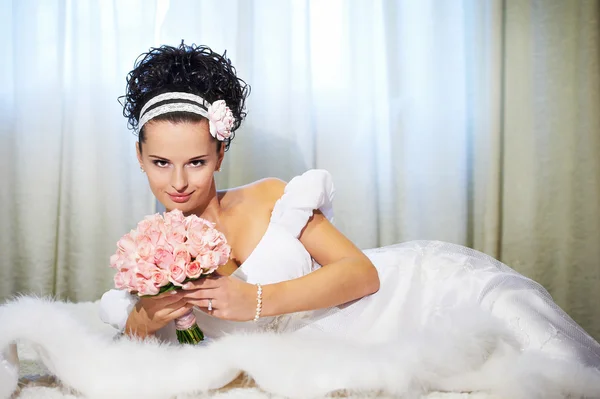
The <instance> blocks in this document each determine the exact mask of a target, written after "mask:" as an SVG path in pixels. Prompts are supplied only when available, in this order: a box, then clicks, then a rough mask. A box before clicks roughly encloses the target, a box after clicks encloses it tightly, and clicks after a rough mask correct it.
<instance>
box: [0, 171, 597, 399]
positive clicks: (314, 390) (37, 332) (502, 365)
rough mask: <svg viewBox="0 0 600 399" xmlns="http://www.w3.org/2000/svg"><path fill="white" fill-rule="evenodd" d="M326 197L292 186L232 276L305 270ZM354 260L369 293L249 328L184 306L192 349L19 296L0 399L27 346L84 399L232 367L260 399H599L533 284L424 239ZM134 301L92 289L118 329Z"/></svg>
mask: <svg viewBox="0 0 600 399" xmlns="http://www.w3.org/2000/svg"><path fill="white" fill-rule="evenodd" d="M333 194H334V188H333V183H332V180H331V176H330V174H329V173H328V172H326V171H321V170H311V171H308V172H306V173H305V174H303V175H301V176H298V177H296V178H294V179H292V180H291V181H290V182H289V183H288V184H287V186H286V188H285V192H284V194H283V196H282V197H281V198H280V199H279V201H278V202H277V203H276V204H275V207H274V210H273V213H272V216H271V221H270V224H269V226H268V229H267V231H266V233H265V235H264V236H263V238H262V239H261V241H260V242H259V244H258V245H257V247H256V248H255V249H254V251H253V252H252V253H251V255H250V256H249V257H248V258H247V259H246V261H245V262H244V263H243V264H242V265H241V266H240V268H239V269H237V270H236V272H235V273H234V274H233V276H234V277H236V278H239V279H242V280H244V281H247V282H249V283H262V284H269V283H276V282H280V281H285V280H289V279H294V278H297V277H300V276H303V275H306V274H308V273H310V272H312V271H314V270H315V269H316V268H319V267H320V266H319V265H318V264H316V263H315V262H314V261H313V260H312V258H311V256H310V255H309V253H308V252H307V251H306V249H305V248H304V246H303V245H302V243H301V242H300V241H299V240H298V236H299V234H300V232H301V230H302V229H303V228H304V226H305V224H306V223H307V221H308V219H309V218H310V217H311V215H312V214H313V211H314V210H315V209H320V210H321V211H322V212H323V214H324V215H325V216H326V217H327V218H329V219H331V218H332V199H333ZM365 253H366V254H367V255H368V257H369V258H370V259H371V260H372V262H373V264H374V265H375V267H376V268H377V270H378V272H379V278H380V282H381V284H380V289H379V291H378V292H376V293H375V294H372V295H370V296H367V297H364V298H362V299H360V300H357V301H353V302H352V303H348V304H345V305H343V306H338V307H334V308H329V309H322V310H316V311H309V312H302V313H295V314H290V315H283V316H278V317H265V318H261V319H260V320H259V321H258V322H257V323H254V322H231V321H225V320H220V319H217V318H215V317H212V316H209V315H207V314H205V313H203V312H201V311H195V313H196V317H197V321H198V325H199V326H200V328H201V329H202V330H203V331H204V333H205V335H206V336H207V337H208V339H207V341H206V344H204V345H198V346H189V345H171V344H165V343H164V342H163V341H173V342H174V341H176V338H175V331H174V326H173V323H171V324H170V325H168V326H167V327H165V328H164V329H162V330H161V331H159V332H158V333H157V338H158V339H157V340H155V341H152V340H151V341H146V342H137V341H135V340H129V339H121V340H112V339H111V338H102V337H100V336H98V335H97V334H93V333H90V332H86V331H87V330H86V327H85V326H83V325H82V324H81V323H79V322H77V321H76V320H74V319H73V318H72V317H70V316H69V315H68V314H67V313H65V312H64V311H63V310H61V307H60V306H58V304H56V303H54V302H52V301H50V302H48V301H45V300H41V299H39V298H20V299H18V300H16V301H14V302H12V303H8V304H6V305H3V306H0V399H1V398H2V397H4V396H3V395H10V394H11V393H12V392H13V391H14V389H16V387H17V382H18V380H17V375H18V372H17V371H16V370H17V369H16V367H17V363H18V362H17V361H15V360H14V359H13V358H11V356H10V353H9V354H8V355H7V354H5V355H4V356H3V355H2V352H3V351H5V350H6V349H7V348H10V345H11V342H14V340H17V339H25V340H28V341H30V342H33V343H34V344H35V347H36V348H37V349H38V351H39V353H40V356H41V358H42V359H43V361H44V363H45V364H46V365H47V366H48V368H49V369H50V370H51V371H52V373H54V374H55V375H57V376H58V377H59V378H60V379H61V381H63V382H65V384H67V385H69V386H71V387H73V388H74V389H76V390H78V391H79V392H82V393H83V394H84V395H85V396H86V397H88V398H112V399H115V398H131V397H145V398H157V399H158V398H165V397H173V396H174V395H176V394H180V393H186V392H198V391H201V392H205V391H207V390H211V389H216V388H220V387H224V386H226V385H227V384H228V383H229V382H230V381H232V380H233V379H234V378H235V377H236V376H237V375H239V373H240V372H242V371H244V372H246V373H247V374H248V375H250V376H251V377H252V378H253V379H254V381H255V382H256V383H257V385H258V386H259V387H260V388H262V389H263V390H265V391H267V392H269V393H273V394H280V395H283V396H285V397H298V398H308V397H315V396H320V397H323V395H326V394H327V393H328V392H332V391H336V390H340V389H345V390H349V391H350V392H354V391H359V392H363V391H368V392H384V393H386V394H388V395H394V397H408V396H410V397H417V394H420V393H423V392H429V391H449V392H473V391H481V392H488V393H491V394H494V395H499V396H494V397H495V398H497V397H501V398H503V399H532V398H540V399H541V398H544V399H548V398H562V397H567V396H569V397H589V398H600V345H599V344H598V343H597V342H596V341H594V339H592V338H591V337H590V336H589V335H588V334H587V333H586V332H585V331H584V330H583V329H582V328H581V327H579V326H578V325H577V324H576V323H575V322H574V321H573V320H572V319H571V318H570V317H569V316H567V314H565V312H563V311H562V310H561V309H560V308H559V307H558V306H557V305H556V304H555V303H554V302H553V300H552V298H551V297H550V295H549V294H548V293H547V292H546V290H544V288H542V287H541V286H540V285H539V284H537V283H535V282H534V281H532V280H530V279H528V278H526V277H524V276H522V275H520V274H518V273H516V272H515V271H513V270H512V269H510V268H509V267H507V266H506V265H504V264H502V263H500V262H499V261H497V260H495V259H493V258H491V257H489V256H486V255H484V254H482V253H479V252H477V251H474V250H471V249H468V248H465V247H461V246H458V245H453V244H448V243H442V242H437V241H414V242H407V243H404V244H398V245H393V246H389V247H384V248H377V249H372V250H367V251H365ZM135 300H136V299H135V297H133V296H131V295H129V294H127V293H125V292H123V291H118V290H110V291H108V292H106V293H105V294H104V295H103V297H102V299H101V301H100V317H101V319H102V320H103V321H104V322H105V323H108V324H110V325H112V326H113V327H114V328H115V329H116V330H122V329H123V328H124V325H125V322H126V320H127V316H128V314H129V312H130V311H131V309H132V307H133V306H134V304H135ZM252 333H256V334H252ZM11 359H12V360H11ZM165 366H166V367H165ZM159 380H160V383H158V381H159ZM6 397H8V396H6Z"/></svg>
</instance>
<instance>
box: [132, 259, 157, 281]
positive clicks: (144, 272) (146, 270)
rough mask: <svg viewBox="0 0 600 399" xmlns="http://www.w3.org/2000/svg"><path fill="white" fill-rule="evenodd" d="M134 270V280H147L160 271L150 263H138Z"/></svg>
mask: <svg viewBox="0 0 600 399" xmlns="http://www.w3.org/2000/svg"><path fill="white" fill-rule="evenodd" d="M134 270H135V275H136V278H139V279H145V280H148V279H150V278H151V277H152V273H154V272H155V271H156V270H160V269H158V267H156V265H154V264H152V263H148V262H144V261H140V262H138V264H137V265H136V267H135V269H134Z"/></svg>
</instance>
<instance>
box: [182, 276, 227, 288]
mask: <svg viewBox="0 0 600 399" xmlns="http://www.w3.org/2000/svg"><path fill="white" fill-rule="evenodd" d="M220 279H221V277H217V278H201V279H198V280H194V281H188V282H187V283H185V284H184V285H183V287H181V288H183V289H184V290H197V289H214V288H219V287H220V286H221V282H220V281H219V280H220Z"/></svg>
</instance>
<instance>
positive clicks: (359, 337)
mask: <svg viewBox="0 0 600 399" xmlns="http://www.w3.org/2000/svg"><path fill="white" fill-rule="evenodd" d="M247 94H248V89H247V86H246V84H245V83H244V82H243V81H242V80H240V79H239V78H237V76H236V74H235V70H234V68H233V67H232V65H231V64H230V62H229V60H227V59H226V58H224V57H223V56H220V55H218V54H216V53H214V52H212V51H211V50H210V49H209V48H206V47H195V46H192V47H189V46H185V45H183V44H182V45H181V46H180V47H177V48H174V47H168V46H163V47H160V48H155V49H152V50H151V51H150V52H149V53H147V54H145V55H144V57H143V58H142V59H141V60H140V61H139V62H138V63H137V64H136V66H135V69H134V70H133V71H132V72H131V73H130V75H129V78H128V87H127V94H126V96H125V102H124V107H125V115H126V116H127V117H128V118H129V125H130V126H131V127H132V128H134V129H136V131H137V132H138V134H139V141H138V143H137V157H138V160H139V164H140V167H141V170H142V171H143V172H144V173H146V174H147V177H148V182H149V184H150V187H151V189H152V192H153V193H154V195H155V196H156V198H157V199H158V200H159V201H160V202H161V203H162V204H163V205H164V206H165V207H166V208H167V209H168V210H172V209H179V210H181V211H183V212H184V213H186V214H191V213H195V214H197V215H199V216H200V217H203V218H205V219H208V220H210V221H212V222H214V223H215V224H216V228H217V229H219V230H220V231H221V232H223V233H224V234H225V236H226V237H227V240H228V242H229V243H230V245H231V247H232V256H231V259H232V262H231V263H230V265H229V266H230V267H228V268H224V269H223V270H220V275H219V277H217V278H209V279H205V280H201V281H199V282H195V283H188V284H187V285H185V286H184V287H182V288H183V289H181V290H179V291H178V292H177V293H174V294H173V293H168V294H163V295H162V296H159V297H149V298H143V299H140V300H138V301H136V300H135V299H134V298H133V297H129V295H127V294H125V293H124V292H121V291H115V290H112V291H109V292H108V293H106V294H105V295H104V297H103V300H102V318H103V320H104V321H106V322H107V323H110V324H112V325H113V326H115V327H116V328H118V329H119V330H121V331H122V332H123V333H124V334H126V335H130V336H136V337H146V336H148V335H155V336H157V337H159V338H161V339H164V340H173V339H174V328H173V320H174V319H175V318H178V317H180V316H181V315H183V314H184V313H186V312H187V311H188V310H189V309H190V308H193V309H195V312H196V316H197V319H198V323H199V325H200V327H201V328H202V330H204V331H205V332H206V334H207V336H208V337H209V338H219V337H222V336H224V335H227V334H230V333H232V332H235V331H244V332H246V331H265V330H266V331H278V332H290V333H294V334H304V335H312V336H316V337H324V336H326V337H332V338H336V339H342V340H350V341H352V342H356V343H360V342H364V341H365V340H366V341H369V342H370V343H391V342H394V341H395V340H397V339H398V337H400V336H403V335H405V334H407V333H409V332H411V331H413V332H414V331H419V329H420V327H422V326H423V325H424V324H426V323H427V322H428V321H431V320H436V319H440V320H441V319H444V318H448V315H453V317H454V318H460V317H466V316H468V315H471V316H472V317H475V316H476V315H477V314H479V313H478V312H479V311H481V312H483V313H486V314H487V315H491V316H492V317H493V320H494V321H501V322H502V327H504V328H506V329H507V330H508V331H510V333H511V337H512V338H513V339H514V344H515V345H517V346H518V348H519V350H520V351H535V352H540V353H543V354H545V355H547V356H548V357H551V358H558V359H567V360H571V361H573V362H575V363H578V364H581V365H584V366H589V367H592V368H600V345H598V343H597V342H595V341H594V340H593V339H592V338H591V337H590V336H589V335H588V334H587V333H586V332H585V331H584V330H583V329H582V328H581V327H579V326H578V325H577V324H576V323H575V322H574V321H573V320H572V319H571V318H569V316H567V314H566V313H565V312H563V311H562V310H561V309H560V308H559V307H558V306H557V305H556V304H555V303H554V302H553V300H552V298H551V297H550V295H549V294H548V293H547V291H546V290H545V289H544V288H543V287H541V286H540V285H539V284H537V283H535V282H534V281H532V280H530V279H528V278H526V277H524V276H522V275H520V274H518V273H516V272H515V271H513V270H512V269H510V268H509V267H507V266H505V265H503V264H502V263H500V262H499V261H497V260H495V259H493V258H490V257H489V256H486V255H484V254H482V253H479V252H476V251H474V250H471V249H468V248H465V247H461V246H458V245H452V244H448V243H442V242H426V241H417V242H408V243H404V244H399V245H394V246H390V247H385V248H378V249H373V250H368V251H364V252H362V251H360V250H359V249H358V248H357V247H356V246H355V245H354V244H353V243H352V242H351V241H349V240H348V239H347V238H346V237H344V236H343V235H342V234H341V233H340V232H339V231H338V230H337V229H336V228H335V227H334V226H333V225H332V223H331V217H332V200H333V194H334V185H333V182H332V178H331V176H330V174H329V173H327V172H326V171H323V170H311V171H308V172H306V173H304V174H303V175H301V176H297V177H295V178H294V179H292V180H291V181H290V182H289V183H287V184H285V183H284V182H282V181H280V180H277V179H264V180H260V181H257V182H255V183H252V184H249V185H246V186H243V187H239V188H235V189H230V190H223V191H218V190H217V189H216V187H215V181H214V177H213V175H214V173H217V172H219V171H220V169H221V163H222V161H223V157H224V155H225V151H226V150H227V149H228V148H229V146H230V144H231V143H232V140H233V138H234V132H235V131H236V129H237V128H238V127H239V126H240V123H241V122H242V120H243V118H244V116H245V112H244V102H245V99H246V96H247ZM225 107H227V108H225ZM227 109H229V110H230V111H231V112H230V113H228V112H226V111H227ZM357 212H360V209H358V210H357ZM475 308H476V309H477V310H474V309H475ZM459 310H462V311H459ZM461 313H462V315H461ZM453 317H450V318H448V320H446V323H448V327H449V328H450V327H452V324H453V320H457V319H453ZM462 333H463V334H464V335H465V336H469V334H470V333H471V331H468V330H465V331H462ZM432 344H435V343H432Z"/></svg>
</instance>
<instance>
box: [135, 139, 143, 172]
mask: <svg viewBox="0 0 600 399" xmlns="http://www.w3.org/2000/svg"><path fill="white" fill-rule="evenodd" d="M140 145H141V144H140V142H139V141H136V143H135V153H136V155H137V159H138V162H139V164H140V168H142V170H144V161H142V148H141V147H140Z"/></svg>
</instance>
